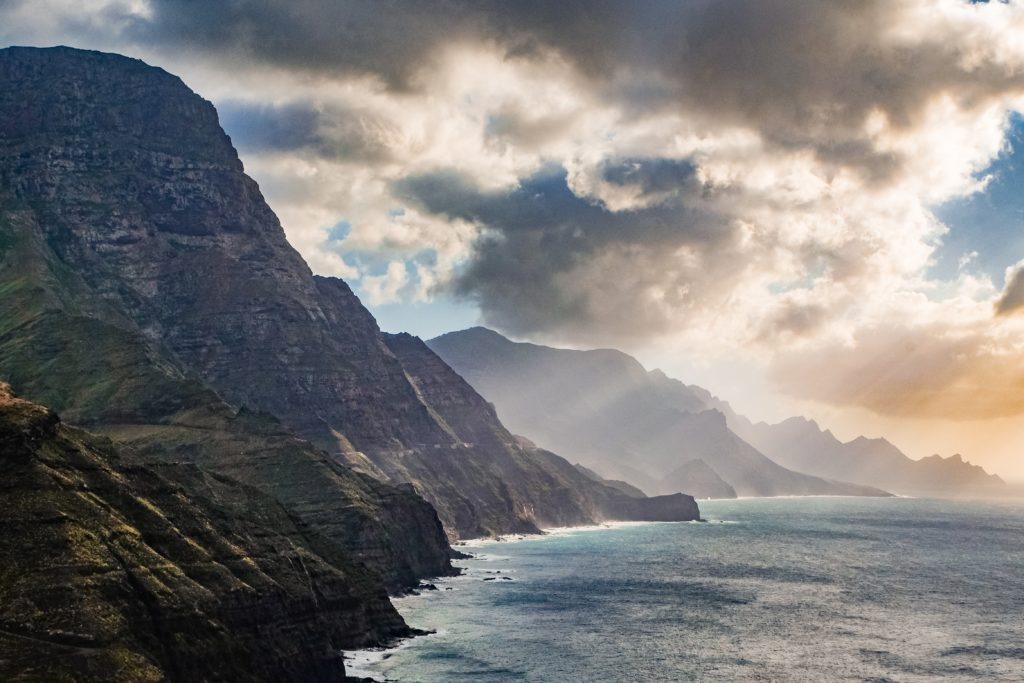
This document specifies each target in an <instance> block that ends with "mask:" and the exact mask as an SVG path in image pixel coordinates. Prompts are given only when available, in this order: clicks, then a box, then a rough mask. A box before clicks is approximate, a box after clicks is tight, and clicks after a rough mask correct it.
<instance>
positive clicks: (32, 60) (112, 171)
mask: <svg viewBox="0 0 1024 683" xmlns="http://www.w3.org/2000/svg"><path fill="white" fill-rule="evenodd" d="M0 85H2V86H3V87H0V291H2V292H3V296H2V297H0V376H2V377H3V378H5V379H7V380H8V381H10V382H11V384H12V385H13V386H14V388H15V389H16V390H17V391H18V392H19V393H21V394H23V395H25V396H26V397H28V398H31V399H33V400H37V401H39V402H42V403H45V404H47V405H50V406H52V407H53V408H54V409H56V410H58V411H59V412H60V413H61V414H62V415H63V416H64V417H65V418H66V419H67V420H68V421H69V422H72V423H74V424H78V425H84V426H88V428H89V429H90V430H92V431H97V432H103V433H106V434H108V435H110V436H112V437H114V438H115V439H117V440H118V441H120V442H123V443H127V444H130V445H133V446H135V447H137V449H138V451H139V452H141V453H143V454H145V455H146V456H148V457H149V458H150V459H154V458H158V459H164V460H170V461H186V462H192V463H196V464H199V465H201V466H203V467H204V468H206V469H208V470H210V471H214V472H219V473H222V474H226V475H229V476H231V477H233V478H235V479H237V480H239V481H241V482H243V483H247V484H250V485H253V486H256V487H258V488H260V489H261V490H263V491H265V492H266V493H268V494H270V495H273V496H274V497H275V498H277V499H278V500H280V501H281V502H282V503H283V504H284V505H286V506H288V507H289V508H290V509H292V510H294V511H295V513H296V514H298V515H299V517H300V519H301V523H302V524H304V525H308V526H309V527H310V528H312V529H314V530H316V531H317V532H318V533H320V534H323V535H324V536H325V537H326V538H328V539H329V540H330V541H332V542H333V543H335V544H337V545H338V547H339V548H340V549H342V550H344V551H346V552H348V553H351V554H352V556H353V557H356V558H358V559H360V560H362V561H365V562H366V563H367V564H368V565H370V566H371V567H372V568H373V569H374V570H376V571H377V572H378V573H379V574H380V575H381V576H382V577H383V579H384V581H385V583H386V585H387V586H388V587H389V588H390V589H392V590H397V589H400V588H402V587H404V586H408V585H412V584H414V583H415V582H416V581H417V580H418V578H420V577H423V576H433V575H438V574H445V573H450V572H451V571H453V570H452V568H451V564H450V561H449V556H450V548H449V547H448V543H447V539H446V538H445V535H444V532H443V529H442V527H441V524H440V522H439V520H438V519H437V516H436V514H435V512H434V510H433V509H432V508H431V507H430V506H429V505H428V504H427V503H425V502H424V501H423V500H422V499H421V498H419V497H418V496H416V495H415V494H414V493H413V492H412V491H411V490H410V489H408V487H404V488H395V487H392V486H388V485H386V484H383V483H381V482H378V481H376V480H374V479H372V478H370V477H366V476H363V475H360V474H358V473H355V472H352V471H351V470H350V469H349V468H347V467H344V466H343V465H341V464H339V463H337V462H335V461H333V460H331V459H330V458H329V457H327V456H326V455H325V454H324V453H322V452H321V451H319V450H318V449H316V448H314V447H312V446H311V445H310V444H309V443H307V442H305V441H302V440H300V439H298V438H296V437H295V436H293V434H292V433H291V432H289V430H287V429H286V428H285V427H284V426H283V425H281V424H280V423H279V422H278V421H277V420H276V419H275V418H273V417H272V416H270V415H268V414H264V413H258V412H254V411H252V410H251V409H243V408H242V406H241V405H237V406H232V405H229V404H227V403H226V402H225V401H224V400H223V399H222V397H221V395H220V393H219V392H218V391H216V390H215V388H214V387H212V386H211V385H210V383H209V382H208V381H207V380H206V379H205V378H203V377H202V376H200V375H199V374H198V373H197V372H196V371H195V370H194V369H193V368H192V367H190V366H189V365H187V364H186V363H184V362H183V361H182V359H181V357H180V356H179V355H178V354H176V353H175V352H174V350H172V349H171V348H169V347H168V345H167V344H166V343H165V342H166V340H165V339H164V338H163V336H162V332H161V328H158V327H154V324H155V323H154V322H153V321H152V318H151V317H150V313H147V312H146V311H148V310H149V308H147V307H157V308H166V309H168V310H170V309H174V310H178V311H179V312H180V313H181V315H182V316H183V318H182V320H181V323H180V325H181V329H182V330H184V329H186V328H187V323H188V322H189V321H190V320H192V318H191V317H190V316H193V315H199V314H198V313H197V312H196V311H195V310H194V309H195V308H197V307H199V306H200V304H199V303H195V302H191V303H190V302H189V301H182V300H181V299H178V300H176V301H172V298H173V291H172V292H170V293H168V292H166V291H164V290H162V289H161V288H162V287H165V286H166V287H171V288H172V290H173V288H174V287H178V286H184V285H179V284H167V283H165V282H163V281H161V280H160V278H158V277H157V275H156V273H158V272H159V271H161V267H162V266H161V264H163V267H164V268H166V269H167V270H168V271H169V272H171V273H172V275H169V276H168V277H171V278H172V279H178V280H180V281H182V282H190V283H192V286H193V287H194V288H195V291H194V292H193V296H195V297H196V298H198V299H202V300H203V301H209V302H212V303H210V304H209V305H210V306H212V307H214V308H215V309H216V308H217V307H219V306H221V304H220V303H219V302H221V301H222V300H223V297H224V294H223V292H222V291H221V290H219V289H218V288H219V287H221V286H230V283H229V282H226V281H225V280H224V279H223V278H220V275H219V273H220V270H221V269H222V268H223V269H224V270H226V271H230V268H229V267H228V266H227V265H225V264H223V263H219V262H217V260H216V257H217V256H218V255H225V254H229V253H232V252H231V249H234V248H235V247H237V248H238V249H239V250H241V252H240V253H241V257H242V258H244V259H254V258H255V257H254V256H252V254H249V253H247V252H246V251H245V247H244V246H241V245H243V244H244V243H245V242H246V241H247V240H245V239H242V238H241V237H240V236H239V235H240V233H239V231H243V230H247V229H249V227H247V226H250V227H251V223H250V221H251V220H256V218H253V217H252V216H253V215H256V214H260V212H261V209H260V207H261V206H263V207H265V205H264V204H262V203H261V200H259V201H257V200H258V199H259V194H258V191H257V190H256V188H255V184H253V183H252V181H250V180H248V179H247V178H246V177H245V176H244V175H243V174H242V172H241V164H240V163H239V162H238V159H237V157H236V156H235V155H234V152H233V150H232V149H231V147H230V144H229V143H228V141H227V138H226V136H224V134H223V133H222V132H221V131H220V128H219V126H217V122H216V121H217V120H216V113H215V112H214V111H213V108H212V106H210V105H209V103H206V102H204V101H203V100H201V99H200V98H199V97H198V96H196V95H195V94H193V93H192V92H191V91H189V90H188V89H187V88H186V87H185V86H184V85H183V84H182V83H181V82H180V81H179V80H178V79H176V78H174V77H172V76H170V75H168V74H166V73H165V72H163V71H161V70H159V69H154V68H152V67H148V66H146V65H144V64H142V63H141V62H138V61H137V60H131V59H126V58H124V57H118V56H114V55H104V54H100V53H91V52H82V51H78V50H70V49H64V48H58V49H53V50H36V49H16V48H12V49H7V50H0ZM211 128H212V129H213V130H211ZM230 198H233V200H232V201H233V202H234V203H232V204H230V209H229V208H228V206H227V204H226V203H227V202H229V199H230ZM264 214H267V215H270V216H272V214H270V213H269V210H268V209H267V210H265V211H264ZM204 226H205V227H204ZM278 232H280V231H279V229H278ZM221 233H223V234H221ZM217 235H221V236H220V237H218V236H217ZM203 239H208V240H212V244H221V245H227V247H226V248H225V249H223V250H222V249H219V248H214V247H208V248H203V247H201V246H200V245H201V240H203ZM196 240H199V241H196ZM281 242H282V244H284V243H283V237H282V238H281ZM251 246H252V247H253V248H254V249H256V250H257V251H259V250H260V249H264V248H266V247H261V246H260V244H259V240H258V239H256V238H253V239H252V240H251ZM285 246H286V245H285ZM289 249H290V248H289ZM274 254H276V252H270V253H268V254H266V256H267V257H270V256H273V255H274ZM236 255H237V253H236ZM284 257H285V258H286V257H287V253H285V254H284ZM257 260H258V259H257ZM260 263H261V266H262V267H263V268H266V269H273V268H274V266H273V264H272V263H269V262H266V263H264V262H262V261H260ZM285 265H287V262H286V263H285ZM250 284H251V283H250ZM280 286H282V287H284V286H285V283H280ZM254 287H255V285H254ZM200 290H202V291H200ZM161 292H163V294H164V295H166V296H165V298H163V299H162V298H161ZM276 296H282V297H287V296H288V292H287V291H282V292H279V293H278V294H277V295H276ZM182 308H184V309H186V310H181V309H182ZM217 310H218V311H219V312H211V313H209V315H210V316H213V317H215V318H216V317H217V316H220V318H218V319H220V320H221V321H222V322H223V324H224V325H225V329H224V330H222V333H223V336H224V337H225V338H229V337H230V335H231V334H233V333H234V332H233V330H234V328H233V327H232V325H233V324H234V323H233V321H235V320H237V319H238V317H240V316H241V317H248V318H249V319H250V321H249V323H250V324H251V323H252V321H251V318H256V319H257V320H262V321H263V323H264V324H269V322H268V321H267V320H266V319H265V318H261V317H260V315H259V313H258V312H255V311H253V310H243V311H241V312H235V313H232V312H230V311H227V310H221V309H217ZM211 343H214V344H216V343H220V342H217V341H216V339H215V340H214V341H213V342H211ZM310 353H312V351H310ZM267 362H269V361H267Z"/></svg>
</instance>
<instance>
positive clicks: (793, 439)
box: [428, 327, 1003, 495]
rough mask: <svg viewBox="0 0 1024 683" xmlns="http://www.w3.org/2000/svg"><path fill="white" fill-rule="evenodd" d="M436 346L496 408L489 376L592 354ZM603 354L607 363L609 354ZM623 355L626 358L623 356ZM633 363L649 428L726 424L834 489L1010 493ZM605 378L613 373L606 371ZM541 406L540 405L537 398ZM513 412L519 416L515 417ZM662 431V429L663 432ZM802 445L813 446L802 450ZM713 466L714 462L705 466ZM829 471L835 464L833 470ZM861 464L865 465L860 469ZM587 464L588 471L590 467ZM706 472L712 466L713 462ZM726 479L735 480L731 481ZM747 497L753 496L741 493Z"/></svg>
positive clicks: (942, 463)
mask: <svg viewBox="0 0 1024 683" xmlns="http://www.w3.org/2000/svg"><path fill="white" fill-rule="evenodd" d="M457 338H458V339H460V340H462V343H463V345H464V346H466V347H469V346H471V347H472V349H473V351H472V353H470V352H467V351H466V349H464V348H459V347H458V345H457V344H455V343H453V340H455V339H457ZM502 340H504V341H502ZM428 343H429V344H430V345H431V346H432V347H434V348H435V350H437V351H438V352H439V354H440V355H441V356H442V357H444V358H445V359H446V360H447V361H448V362H449V363H450V364H451V365H452V366H453V367H455V368H456V369H457V370H459V371H460V372H463V371H464V373H465V374H466V376H467V377H469V378H471V379H472V380H474V381H476V382H479V386H478V388H479V389H480V390H481V393H483V394H484V395H485V396H488V397H489V398H492V400H494V397H495V396H498V395H501V394H500V392H501V391H502V390H504V389H505V387H504V386H503V385H502V383H501V382H500V381H498V380H495V379H494V378H488V377H487V376H486V372H487V371H489V370H490V371H493V372H495V373H499V374H500V373H501V372H505V371H507V370H508V367H511V366H512V365H513V364H514V363H515V362H516V360H515V359H516V357H517V356H516V354H519V356H528V355H530V352H531V351H532V352H540V353H550V354H557V356H558V357H559V358H560V359H561V365H565V364H566V363H569V362H570V361H569V359H571V358H573V356H574V355H576V354H585V353H590V352H586V351H575V350H570V349H553V348H551V347H544V346H541V345H537V344H530V343H525V342H511V341H510V340H507V339H505V338H504V337H502V336H501V335H500V334H499V333H497V332H494V331H493V330H488V329H487V328H482V327H474V328H469V329H467V330H462V331H459V332H452V333H448V334H447V335H441V336H439V337H437V338H435V339H432V340H430V341H429V342H428ZM510 344H511V345H514V346H513V347H512V348H511V349H509V346H508V345H510ZM602 353H604V354H605V355H606V357H607V351H603V352H602ZM616 353H619V354H622V352H616ZM496 354H505V355H504V356H503V357H502V360H501V361H500V362H498V363H499V365H497V366H495V367H494V368H490V367H488V361H487V360H486V359H487V358H488V357H489V356H495V355H496ZM622 355H626V354H622ZM510 359H511V360H510ZM500 363H505V364H506V366H504V367H503V366H500ZM617 363H618V364H619V365H621V364H622V363H623V361H622V360H621V359H620V360H618V361H617ZM633 363H634V364H635V365H632V364H631V365H630V367H632V368H634V369H633V370H632V372H631V377H632V379H631V380H630V382H632V384H629V386H626V389H623V388H622V387H621V386H620V387H618V388H617V389H616V390H617V391H620V393H621V392H623V391H626V390H628V391H629V392H632V393H629V396H630V398H631V400H633V401H634V402H636V403H637V404H639V405H642V406H644V408H643V409H642V410H637V411H636V412H637V413H638V415H637V418H636V419H637V420H640V421H642V420H649V419H650V418H649V416H648V413H651V412H652V411H658V410H663V409H664V408H665V407H669V408H671V409H673V410H676V411H680V412H681V413H684V414H685V415H683V416H679V417H671V418H670V421H673V422H675V421H683V422H685V421H690V422H695V421H699V420H700V419H704V420H705V421H707V420H708V419H710V420H712V421H715V422H721V421H724V423H725V425H726V426H727V427H728V431H729V432H730V433H732V434H733V435H735V437H736V438H738V439H740V440H741V441H742V442H743V443H745V444H747V445H748V446H749V447H750V448H753V449H756V450H757V451H760V452H761V453H763V454H764V455H765V456H767V457H768V458H770V459H771V460H773V461H775V462H776V463H778V464H779V465H781V466H782V467H784V468H788V469H789V470H793V471H796V472H803V473H807V474H808V475H812V476H816V477H819V478H822V479H824V480H827V481H829V482H853V483H854V484H855V485H861V486H867V487H873V488H876V489H883V490H895V491H897V492H898V493H907V494H927V495H934V494H945V495H957V494H958V493H959V492H962V493H964V494H967V495H970V494H971V493H972V492H979V493H988V492H993V493H998V492H999V491H1000V490H1002V488H1003V483H1002V481H1001V480H1000V479H999V478H998V477H997V476H996V475H989V474H987V473H986V472H984V470H983V469H982V468H980V467H978V466H976V465H972V464H970V463H968V462H966V461H964V460H963V459H962V457H961V458H960V459H957V458H956V457H955V456H950V457H948V458H938V459H935V458H934V457H933V458H931V459H928V458H926V459H922V460H917V461H914V460H911V459H910V458H908V457H907V456H906V455H904V454H903V453H902V452H901V451H900V450H899V449H898V448H897V447H896V446H894V445H893V444H891V443H890V442H889V441H887V440H885V439H883V438H875V439H869V438H867V437H863V436H862V437H858V438H856V439H852V440H851V441H849V442H847V443H843V442H841V441H839V440H838V439H837V438H836V437H835V436H834V435H833V434H832V432H831V431H828V430H824V429H822V428H821V427H820V426H819V425H818V423H817V422H816V421H814V420H812V419H809V418H806V417H802V416H794V417H790V418H787V419H786V420H783V421H781V422H779V423H778V424H776V425H768V424H766V423H757V424H755V423H753V422H751V421H750V420H748V419H747V418H745V417H743V416H742V415H739V414H737V413H736V412H735V411H734V410H733V409H732V406H731V405H730V404H729V403H728V402H726V401H723V400H721V399H719V398H718V397H716V396H714V395H713V394H712V393H711V392H709V391H707V390H706V389H703V388H702V387H698V386H695V385H688V384H685V383H684V382H682V381H680V380H677V379H674V378H671V377H668V376H667V375H666V374H665V373H664V372H662V371H661V370H658V369H653V370H650V371H649V372H647V379H646V381H644V382H641V384H640V385H637V384H636V382H637V381H639V377H640V375H639V372H638V371H637V370H636V368H639V369H641V370H642V369H643V366H642V365H640V363H639V362H638V361H636V360H635V359H633ZM545 368H546V370H547V371H548V372H550V373H551V374H552V375H553V376H554V375H556V374H557V373H558V372H561V370H560V368H558V367H556V364H554V363H549V365H547V366H545ZM601 371H602V372H604V371H606V368H605V369H602V370H601ZM515 372H516V373H518V374H519V375H520V376H523V375H524V373H527V372H529V370H527V369H525V368H524V367H517V368H516V371H515ZM565 381H569V380H566V379H565V378H561V379H559V380H558V381H553V382H552V384H559V383H563V384H564V382H565ZM586 381H587V382H591V384H592V387H591V388H592V389H593V388H595V387H596V388H597V390H598V391H603V392H605V393H606V394H607V393H608V392H609V390H608V388H607V386H604V387H601V385H600V378H599V377H597V378H590V379H589V380H586ZM617 381H619V382H620V384H622V383H623V382H625V380H617ZM488 382H490V383H488ZM581 386H583V387H587V386H588V385H587V384H586V382H584V384H583V385H581ZM517 390H518V391H520V392H526V393H527V394H528V393H529V392H528V391H527V389H526V388H524V387H523V386H518V387H517ZM581 390H582V389H581ZM533 400H536V399H535V397H533ZM594 400H595V399H591V400H589V403H590V404H593V403H594ZM620 400H621V398H620ZM495 403H496V404H498V406H499V409H502V408H504V411H503V412H502V417H503V419H505V420H507V421H509V423H510V424H511V425H512V426H513V428H517V427H518V428H519V429H521V430H523V431H525V432H526V434H527V436H530V437H531V438H534V437H535V436H536V435H531V434H530V433H529V429H528V428H529V426H530V424H531V419H539V417H536V416H530V419H527V417H526V416H524V415H516V414H515V412H514V411H515V410H517V409H520V407H519V406H517V405H516V404H515V403H514V402H513V401H506V402H505V403H504V404H503V402H502V401H501V400H495ZM527 407H528V406H527ZM508 411H513V412H512V413H509V412H508ZM709 411H710V412H709ZM705 412H707V413H708V415H705V417H704V418H700V417H699V416H700V415H702V414H704V413H705ZM510 415H511V417H510ZM609 419H610V418H609ZM661 428H662V427H658V429H661ZM673 428H674V429H675V428H677V427H673ZM648 429H653V427H650V426H649V427H648ZM645 438H647V437H645ZM801 439H803V440H805V441H806V443H805V444H802V442H801ZM538 441H540V442H541V443H543V442H544V440H543V439H538ZM554 446H555V447H556V448H558V447H563V448H564V444H562V443H560V442H558V441H557V440H556V441H555V442H554ZM666 448H667V446H666ZM739 448H742V447H739ZM697 455H700V454H699V453H698V454H697ZM630 457H632V456H631V455H630V453H629V452H628V450H625V449H623V451H622V454H621V457H620V458H619V460H620V461H622V459H623V458H625V459H628V458H630ZM698 459H700V458H698ZM705 460H708V459H707V458H705ZM829 463H832V464H831V465H829ZM858 463H861V465H860V466H859V468H858ZM864 463H867V464H864ZM872 463H873V466H874V468H875V469H874V470H869V469H868V465H871V464H872ZM584 464H587V463H586V462H584ZM705 464H706V465H707V464H708V462H705ZM665 465H667V463H663V466H665ZM599 469H600V468H599ZM712 469H713V467H712ZM604 473H605V474H607V475H608V476H612V477H619V476H622V477H623V478H625V479H627V481H631V482H632V483H634V484H638V485H639V486H640V488H642V489H651V488H656V487H657V486H659V485H660V480H659V479H658V478H657V477H651V476H649V474H645V473H641V472H637V471H636V470H635V468H634V469H633V471H631V472H630V473H629V474H627V472H626V470H623V469H622V465H621V464H619V465H618V469H615V468H612V469H609V470H607V471H605V472H604ZM716 474H721V473H716ZM725 478H726V479H728V477H725ZM714 488H715V487H714V486H711V487H709V488H708V491H712V490H714ZM740 495H745V494H744V493H743V492H742V491H741V492H740Z"/></svg>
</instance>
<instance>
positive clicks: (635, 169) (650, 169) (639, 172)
mask: <svg viewBox="0 0 1024 683" xmlns="http://www.w3.org/2000/svg"><path fill="white" fill-rule="evenodd" d="M696 174H697V167H696V166H695V165H694V164H693V163H692V162H690V161H687V160H685V159H684V160H680V159H621V160H619V159H616V160H611V159H609V160H607V161H605V162H604V163H602V164H601V178H602V180H604V181H606V182H608V183H611V184H613V185H619V186H623V187H634V188H636V189H637V190H639V192H640V194H641V195H642V196H653V195H664V194H668V193H678V192H680V191H683V190H685V189H688V188H692V186H693V185H694V181H695V179H696Z"/></svg>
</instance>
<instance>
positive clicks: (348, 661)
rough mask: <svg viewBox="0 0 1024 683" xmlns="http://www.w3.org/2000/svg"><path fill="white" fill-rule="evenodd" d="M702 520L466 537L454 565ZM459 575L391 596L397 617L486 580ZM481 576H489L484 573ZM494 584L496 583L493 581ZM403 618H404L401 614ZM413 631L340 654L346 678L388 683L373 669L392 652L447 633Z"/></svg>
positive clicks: (615, 523) (620, 523) (428, 581)
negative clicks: (535, 545) (529, 546)
mask: <svg viewBox="0 0 1024 683" xmlns="http://www.w3.org/2000/svg"><path fill="white" fill-rule="evenodd" d="M703 523H704V521H703V520H691V521H687V522H636V521H608V522H601V523H600V524H587V525H581V526H562V527H545V528H542V529H541V530H540V531H541V533H539V534H502V535H500V536H493V537H489V536H481V537H478V538H468V539H464V540H460V541H457V542H456V543H454V544H453V545H452V547H453V548H454V549H456V550H459V551H460V552H463V553H465V554H466V555H467V557H465V558H461V559H458V560H456V561H457V562H487V561H488V560H489V559H491V558H490V557H489V556H488V555H487V554H485V553H473V550H474V549H477V548H489V547H491V546H495V545H497V544H499V543H514V542H516V541H529V540H539V539H543V538H545V537H552V536H566V535H570V534H576V533H590V532H595V531H608V530H611V529H619V528H630V527H640V526H647V525H652V524H703ZM456 566H457V567H458V568H459V569H460V572H459V574H457V575H455V576H440V577H437V578H433V579H424V580H423V581H422V582H421V586H422V585H424V584H427V585H432V586H435V588H436V590H435V589H430V588H426V589H424V588H417V589H413V590H412V591H410V592H407V593H404V594H401V595H394V596H391V602H392V604H394V606H395V609H397V610H398V612H399V614H401V612H402V603H403V602H405V601H407V600H409V599H411V598H420V599H422V598H425V597H427V596H429V599H431V600H439V599H443V597H444V594H445V592H447V591H449V590H455V586H454V585H453V584H455V583H457V582H460V581H464V580H476V581H481V580H487V578H483V579H482V578H480V577H479V576H475V575H474V574H470V573H468V572H467V570H468V569H469V568H470V567H467V566H462V565H456ZM483 573H488V574H489V573H491V572H490V571H488V570H485V571H484V572H483ZM495 583H498V582H497V581H495ZM403 616H404V615H403ZM410 626H411V627H412V628H414V629H417V630H421V629H422V630H421V632H420V633H417V634H415V635H412V636H409V637H407V638H401V639H399V640H397V641H395V642H394V643H391V644H389V645H381V646H377V647H369V648H364V649H361V650H343V651H342V655H343V657H344V660H345V677H346V679H350V680H353V681H376V682H377V683H387V679H386V678H378V676H380V674H379V673H378V672H376V671H373V670H372V667H373V666H374V665H376V664H378V663H380V662H382V661H384V660H385V659H387V658H388V657H390V656H391V655H392V654H394V653H395V652H397V651H399V650H401V649H402V648H406V647H411V646H412V645H413V644H414V643H416V642H420V640H421V639H423V638H433V637H443V636H444V635H446V632H445V631H443V630H441V631H434V630H426V628H425V627H416V626H412V625H410Z"/></svg>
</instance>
